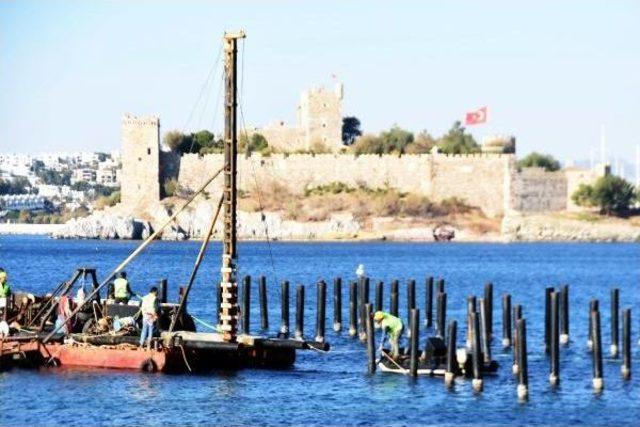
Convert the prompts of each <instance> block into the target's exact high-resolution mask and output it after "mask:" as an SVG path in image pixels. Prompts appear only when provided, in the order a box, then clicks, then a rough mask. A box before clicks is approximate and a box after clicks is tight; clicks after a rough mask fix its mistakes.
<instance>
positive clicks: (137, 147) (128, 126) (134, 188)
mask: <svg viewBox="0 0 640 427" xmlns="http://www.w3.org/2000/svg"><path fill="white" fill-rule="evenodd" d="M159 147H160V119H159V118H158V117H152V116H150V117H136V116H132V115H124V116H123V117H122V175H121V178H120V182H121V200H122V203H123V204H124V205H125V206H131V207H132V208H134V207H136V206H144V205H147V204H151V203H155V202H157V201H158V200H160V159H159V157H160V156H159V151H160V148H159Z"/></svg>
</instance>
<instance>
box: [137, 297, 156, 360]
mask: <svg viewBox="0 0 640 427" xmlns="http://www.w3.org/2000/svg"><path fill="white" fill-rule="evenodd" d="M140 311H141V312H142V332H141V333H140V347H144V344H145V343H146V342H147V339H149V343H148V345H149V346H151V337H153V331H154V325H155V323H156V320H158V288H157V287H155V286H153V287H152V288H151V290H150V291H149V293H148V294H147V295H145V296H144V297H142V304H141V305H140Z"/></svg>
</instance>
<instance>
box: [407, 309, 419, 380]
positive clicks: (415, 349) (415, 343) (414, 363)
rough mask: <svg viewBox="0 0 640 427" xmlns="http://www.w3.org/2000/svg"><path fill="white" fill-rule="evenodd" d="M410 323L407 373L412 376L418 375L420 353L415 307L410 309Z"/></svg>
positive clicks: (417, 319)
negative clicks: (409, 350)
mask: <svg viewBox="0 0 640 427" xmlns="http://www.w3.org/2000/svg"><path fill="white" fill-rule="evenodd" d="M409 324H410V325H411V328H410V329H411V339H410V342H411V352H410V356H409V357H410V363H409V373H410V374H411V376H412V377H414V378H415V377H417V376H418V356H419V355H420V348H419V347H420V344H419V338H420V310H418V309H417V308H412V309H411V317H410V323H409Z"/></svg>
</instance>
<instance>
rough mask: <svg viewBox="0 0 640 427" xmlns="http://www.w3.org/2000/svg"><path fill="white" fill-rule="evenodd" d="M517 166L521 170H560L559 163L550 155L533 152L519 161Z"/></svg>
mask: <svg viewBox="0 0 640 427" xmlns="http://www.w3.org/2000/svg"><path fill="white" fill-rule="evenodd" d="M518 166H519V167H521V168H530V167H539V168H544V170H546V171H549V172H553V171H557V170H559V169H560V162H559V161H558V160H556V159H555V158H554V157H553V156H552V155H550V154H540V153H536V152H535V151H534V152H533V153H530V154H528V155H527V156H526V157H525V158H523V159H521V160H520V161H519V162H518Z"/></svg>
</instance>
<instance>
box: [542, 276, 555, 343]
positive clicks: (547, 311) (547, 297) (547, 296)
mask: <svg viewBox="0 0 640 427" xmlns="http://www.w3.org/2000/svg"><path fill="white" fill-rule="evenodd" d="M553 292H554V288H546V289H545V290H544V351H545V353H549V342H550V340H551V294H552V293H553Z"/></svg>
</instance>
